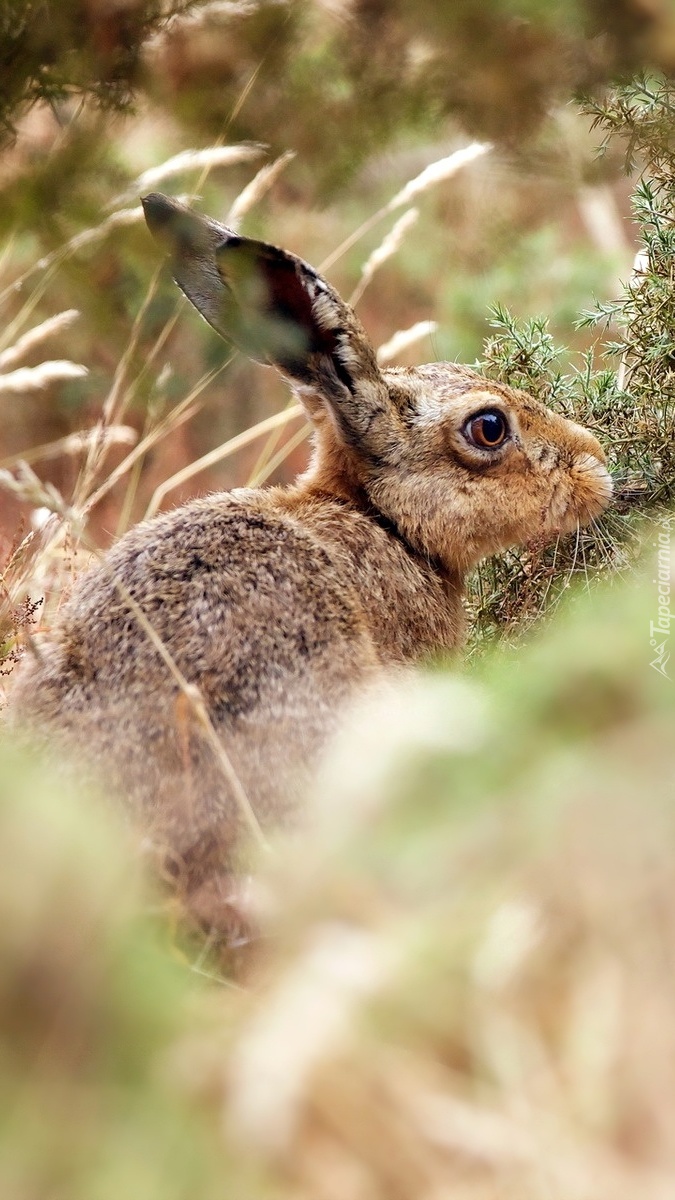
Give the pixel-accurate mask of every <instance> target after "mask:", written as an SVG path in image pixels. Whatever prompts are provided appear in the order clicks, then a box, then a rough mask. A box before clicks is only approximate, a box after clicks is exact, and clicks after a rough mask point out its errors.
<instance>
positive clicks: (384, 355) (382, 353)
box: [377, 321, 438, 366]
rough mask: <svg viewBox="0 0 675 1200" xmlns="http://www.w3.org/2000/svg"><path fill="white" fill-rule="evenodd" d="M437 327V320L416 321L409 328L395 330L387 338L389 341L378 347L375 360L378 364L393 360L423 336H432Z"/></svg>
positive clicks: (384, 364) (381, 364)
mask: <svg viewBox="0 0 675 1200" xmlns="http://www.w3.org/2000/svg"><path fill="white" fill-rule="evenodd" d="M437 329H438V322H437V321H417V322H416V323H415V324H414V325H411V326H410V328H409V329H399V330H397V332H396V333H393V334H392V336H391V337H390V338H389V341H387V342H383V343H382V345H381V346H379V347H378V351H377V361H378V362H379V364H380V366H386V365H387V363H391V362H393V361H394V359H395V358H398V356H399V355H400V354H403V353H404V351H406V350H409V349H410V347H411V346H414V345H415V344H416V342H421V341H422V340H423V339H424V338H427V337H432V335H433V334H434V333H435V332H436V330H437Z"/></svg>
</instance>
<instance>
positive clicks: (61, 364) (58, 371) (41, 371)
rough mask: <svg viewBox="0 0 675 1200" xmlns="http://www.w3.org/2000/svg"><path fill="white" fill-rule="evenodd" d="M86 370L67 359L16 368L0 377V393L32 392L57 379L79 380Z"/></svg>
mask: <svg viewBox="0 0 675 1200" xmlns="http://www.w3.org/2000/svg"><path fill="white" fill-rule="evenodd" d="M86 374H87V368H86V367H84V366H83V365H82V364H81V363H74V362H69V361H68V360H67V359H54V360H52V361H47V362H43V363H40V365H39V366H37V367H18V368H17V369H16V371H9V372H8V373H7V374H6V375H0V392H34V391H36V390H39V389H40V388H44V387H47V384H49V383H54V382H56V380H59V379H81V378H82V376H83V375H86Z"/></svg>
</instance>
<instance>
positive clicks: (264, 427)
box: [145, 404, 303, 518]
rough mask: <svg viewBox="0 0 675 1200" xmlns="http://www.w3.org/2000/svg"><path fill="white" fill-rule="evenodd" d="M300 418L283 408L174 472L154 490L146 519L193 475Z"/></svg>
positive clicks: (297, 409)
mask: <svg viewBox="0 0 675 1200" xmlns="http://www.w3.org/2000/svg"><path fill="white" fill-rule="evenodd" d="M302 415H303V409H302V408H301V406H300V405H299V404H293V405H291V406H290V407H289V408H285V409H284V411H283V412H280V413H275V414H274V416H272V417H267V418H266V420H264V421H259V422H258V424H257V425H252V426H251V428H250V429H245V430H244V431H243V432H242V433H238V434H237V435H236V436H235V437H233V438H230V439H229V441H227V442H224V443H223V445H222V446H216V448H215V449H214V450H210V451H209V452H208V454H203V455H202V457H201V458H198V459H197V460H196V461H195V462H193V463H188V465H187V466H186V467H183V468H182V470H180V471H177V472H176V473H175V475H172V476H171V477H170V478H169V479H167V480H165V482H164V483H162V484H160V485H159V487H158V488H156V489H155V491H154V493H153V495H152V499H151V500H150V503H149V505H148V507H147V511H146V514H145V516H146V518H148V517H152V516H154V515H155V513H157V512H158V511H159V509H160V508H161V506H162V504H163V502H164V500H165V499H166V497H167V495H168V494H169V492H172V491H174V489H175V488H177V487H181V485H182V484H184V483H187V481H188V479H192V478H193V477H194V476H195V475H199V474H200V472H201V471H206V470H207V469H208V468H209V467H213V466H215V465H216V463H219V462H222V461H223V459H225V458H229V457H230V456H231V455H232V454H236V453H237V451H238V450H241V449H242V448H243V447H244V446H248V445H249V443H250V442H253V441H255V439H256V438H258V437H262V435H263V434H265V433H269V432H270V431H271V430H273V429H278V428H279V427H280V426H282V425H287V424H288V422H289V421H292V420H294V418H295V417H300V416H302Z"/></svg>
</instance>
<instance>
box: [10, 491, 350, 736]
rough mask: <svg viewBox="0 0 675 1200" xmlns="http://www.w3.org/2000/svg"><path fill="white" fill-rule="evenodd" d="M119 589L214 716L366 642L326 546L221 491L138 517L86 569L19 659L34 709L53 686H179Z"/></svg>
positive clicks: (63, 700)
mask: <svg viewBox="0 0 675 1200" xmlns="http://www.w3.org/2000/svg"><path fill="white" fill-rule="evenodd" d="M342 574H344V575H345V577H344V578H342ZM128 597H131V599H132V601H133V602H134V605H137V606H138V607H139V608H140V610H141V611H142V613H143V615H144V617H145V618H146V620H147V621H148V622H149V623H150V625H151V627H152V630H153V631H154V633H155V634H156V636H157V637H158V638H159V639H160V640H161V642H162V645H163V646H164V647H165V650H166V651H167V654H168V656H169V657H170V659H171V660H172V662H173V663H174V664H175V665H176V667H177V668H178V670H179V672H180V673H181V674H182V675H183V676H184V677H185V679H186V680H187V681H188V682H190V683H195V684H197V685H198V686H199V687H200V689H201V690H202V692H203V694H204V696H205V699H206V700H207V703H208V705H209V707H210V709H211V711H212V715H213V716H214V717H215V718H216V720H221V719H222V720H226V719H227V718H228V717H231V718H233V719H236V718H238V717H241V716H243V715H245V714H247V713H250V712H251V711H252V710H254V709H256V708H259V707H260V706H261V704H263V703H264V702H265V695H266V693H267V694H268V695H269V694H270V693H274V694H276V693H278V691H279V685H280V683H281V681H282V679H283V681H284V686H285V689H286V691H288V690H289V689H290V691H291V692H292V680H293V679H294V678H299V677H302V676H305V675H306V674H307V672H308V671H309V672H310V673H311V674H316V672H317V669H319V671H320V669H321V667H322V666H323V667H324V668H328V667H329V665H330V663H331V662H335V663H336V664H337V665H339V664H340V662H341V661H342V656H343V655H344V653H345V652H347V659H348V660H352V659H353V654H352V653H349V651H350V649H351V651H353V652H356V656H357V657H358V655H359V653H365V655H366V657H367V658H368V657H369V656H370V655H369V648H368V643H369V639H368V636H367V634H366V632H365V629H364V626H363V622H362V618H361V614H360V610H359V605H358V601H357V598H356V596H355V595H354V593H353V592H352V589H351V586H350V581H349V579H348V577H347V573H346V572H344V569H342V571H341V568H340V564H339V563H337V562H335V561H334V559H333V557H332V556H331V554H330V552H329V550H328V549H326V547H324V546H322V545H321V544H320V542H319V541H318V540H317V539H316V537H314V536H313V535H312V534H311V533H309V532H308V531H306V530H305V529H303V527H302V526H301V525H300V524H299V523H297V522H296V521H294V520H293V519H292V518H290V517H288V516H287V515H285V514H283V513H279V512H275V511H274V510H271V509H270V506H269V504H267V505H263V504H261V505H260V506H257V505H256V503H255V501H254V500H253V499H251V498H248V497H247V500H246V501H244V502H241V501H237V500H236V499H235V498H234V497H233V496H231V495H230V494H229V493H226V494H223V495H222V496H221V495H216V496H211V497H208V498H206V499H200V500H197V501H194V502H192V503H190V504H187V505H185V506H183V507H182V508H179V509H176V510H174V511H173V512H171V513H168V514H163V515H162V516H160V517H159V518H156V519H155V520H153V521H150V522H146V523H144V524H143V525H140V526H138V527H137V528H136V529H134V530H133V531H132V532H131V533H130V534H128V535H127V536H126V537H125V538H123V539H122V541H121V542H120V543H119V544H118V545H117V546H116V547H115V548H114V549H113V550H112V551H111V552H110V553H109V554H108V555H107V557H106V559H105V561H104V562H103V563H102V564H100V565H99V566H97V567H95V568H94V569H92V570H91V571H89V572H88V573H87V575H86V576H85V577H84V578H83V579H82V581H81V583H80V584H79V586H78V588H77V590H76V592H75V593H74V595H73V597H72V599H71V600H70V601H69V603H68V604H67V605H66V606H65V607H64V610H63V613H62V616H61V618H60V620H59V623H58V627H57V629H56V631H55V637H54V638H53V639H52V646H51V647H49V648H48V650H47V652H46V653H45V654H44V655H43V656H42V663H40V662H39V661H38V662H37V663H36V664H35V665H34V666H33V667H32V669H31V670H29V674H30V676H31V677H32V681H33V684H38V683H39V690H37V691H34V692H33V695H32V698H31V702H30V708H31V710H32V711H33V712H35V710H36V707H37V708H43V709H44V707H45V705H49V704H50V703H55V702H56V701H57V698H58V704H59V707H60V710H61V713H62V714H63V715H65V712H64V710H67V709H70V708H71V707H73V706H74V707H75V708H79V707H80V705H81V703H84V704H86V705H87V706H89V705H91V704H94V705H95V704H96V703H97V700H98V702H100V701H101V700H102V699H103V697H104V696H105V695H106V694H109V695H110V696H115V695H119V696H120V697H121V698H126V700H127V702H128V701H130V700H132V699H133V702H134V703H135V704H139V705H141V706H143V705H144V704H145V703H152V702H154V700H155V699H156V695H157V689H158V688H159V689H160V690H164V689H167V688H168V689H170V690H174V689H175V688H176V687H177V685H176V684H175V680H172V677H171V672H170V668H169V666H168V665H167V664H166V662H165V661H163V659H162V656H161V654H160V652H159V651H158V649H157V647H156V645H155V644H154V642H153V640H152V638H151V637H150V636H149V634H148V632H147V631H146V630H145V629H144V628H143V623H142V622H139V619H138V617H137V615H136V614H135V612H134V605H130V604H129V600H128ZM50 651H51V652H50ZM328 673H329V674H330V671H329V672H328ZM45 715H47V714H45Z"/></svg>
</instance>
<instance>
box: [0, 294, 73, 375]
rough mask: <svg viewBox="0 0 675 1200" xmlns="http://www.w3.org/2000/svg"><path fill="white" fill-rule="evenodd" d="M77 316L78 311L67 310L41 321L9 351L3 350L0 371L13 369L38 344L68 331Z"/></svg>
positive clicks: (0, 355)
mask: <svg viewBox="0 0 675 1200" xmlns="http://www.w3.org/2000/svg"><path fill="white" fill-rule="evenodd" d="M79 316H80V313H79V311H78V309H76V308H67V309H66V310H65V311H64V312H60V313H56V315H55V316H53V317H48V318H47V320H46V321H42V322H41V324H40V325H36V326H35V328H34V329H29V330H28V332H27V333H24V335H23V337H20V338H19V340H18V341H17V342H15V344H14V345H13V346H10V347H9V349H7V350H4V351H3V352H2V353H1V354H0V371H4V370H6V369H7V367H13V366H14V364H15V363H17V362H20V361H21V359H22V358H24V357H25V355H26V354H28V353H30V351H31V350H33V349H34V348H35V346H38V345H39V344H40V342H43V341H45V340H46V338H48V337H53V336H54V334H56V333H61V332H62V331H63V330H64V329H68V328H69V326H70V325H72V324H73V322H74V321H76V320H77V318H78V317H79Z"/></svg>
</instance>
